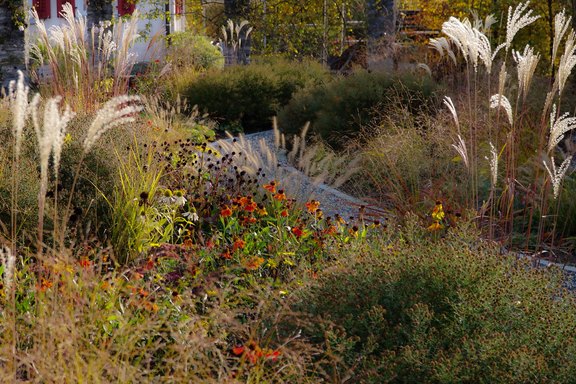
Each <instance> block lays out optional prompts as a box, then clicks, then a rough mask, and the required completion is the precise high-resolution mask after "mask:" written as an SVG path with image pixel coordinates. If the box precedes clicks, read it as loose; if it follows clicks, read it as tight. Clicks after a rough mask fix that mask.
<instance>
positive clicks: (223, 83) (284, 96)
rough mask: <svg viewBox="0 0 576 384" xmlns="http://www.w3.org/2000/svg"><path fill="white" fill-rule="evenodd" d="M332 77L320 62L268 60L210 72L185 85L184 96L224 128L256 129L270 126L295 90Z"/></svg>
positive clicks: (255, 130) (259, 129) (318, 83)
mask: <svg viewBox="0 0 576 384" xmlns="http://www.w3.org/2000/svg"><path fill="white" fill-rule="evenodd" d="M329 76H330V74H329V72H328V71H326V70H325V69H324V68H322V66H321V65H319V64H317V63H313V62H304V63H290V62H287V61H278V60H272V59H268V60H266V61H264V62H262V63H255V64H251V65H248V66H233V67H228V68H225V69H224V70H223V71H210V72H208V73H206V75H205V76H201V77H199V78H197V79H195V80H194V81H193V82H192V83H190V84H189V85H188V86H187V87H185V89H184V91H183V93H184V94H183V96H184V97H186V99H187V100H188V101H189V103H190V104H191V105H198V107H199V110H200V111H202V112H206V113H208V114H209V115H210V117H211V118H213V119H215V120H216V121H218V122H220V124H221V125H220V128H221V129H222V130H231V131H234V130H242V131H244V132H257V131H261V130H266V129H270V128H271V120H272V117H273V116H275V115H276V114H277V112H278V110H279V109H280V108H281V107H282V106H284V105H286V104H288V102H289V101H290V99H291V97H292V94H293V93H295V92H296V91H298V90H300V89H307V88H310V87H313V86H317V85H320V84H323V83H324V82H326V81H328V79H329Z"/></svg>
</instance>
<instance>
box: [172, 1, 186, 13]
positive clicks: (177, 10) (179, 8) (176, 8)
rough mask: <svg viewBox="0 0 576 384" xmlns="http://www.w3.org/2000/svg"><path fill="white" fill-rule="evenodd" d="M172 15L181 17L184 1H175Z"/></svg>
mask: <svg viewBox="0 0 576 384" xmlns="http://www.w3.org/2000/svg"><path fill="white" fill-rule="evenodd" d="M174 13H175V14H176V15H181V14H183V13H184V0H176V2H175V5H174Z"/></svg>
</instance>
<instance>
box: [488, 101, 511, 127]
mask: <svg viewBox="0 0 576 384" xmlns="http://www.w3.org/2000/svg"><path fill="white" fill-rule="evenodd" d="M500 107H502V108H504V110H505V111H506V116H507V117H508V122H509V123H510V125H514V120H513V117H512V105H510V101H508V99H507V98H506V96H504V95H501V94H499V93H497V94H495V95H492V97H491V98H490V108H500Z"/></svg>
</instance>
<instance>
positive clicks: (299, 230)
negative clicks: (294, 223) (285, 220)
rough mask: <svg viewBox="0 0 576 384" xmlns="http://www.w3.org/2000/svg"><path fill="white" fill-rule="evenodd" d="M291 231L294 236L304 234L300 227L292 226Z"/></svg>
mask: <svg viewBox="0 0 576 384" xmlns="http://www.w3.org/2000/svg"><path fill="white" fill-rule="evenodd" d="M292 233H293V234H294V236H296V237H302V235H304V231H303V230H302V228H300V227H294V228H292Z"/></svg>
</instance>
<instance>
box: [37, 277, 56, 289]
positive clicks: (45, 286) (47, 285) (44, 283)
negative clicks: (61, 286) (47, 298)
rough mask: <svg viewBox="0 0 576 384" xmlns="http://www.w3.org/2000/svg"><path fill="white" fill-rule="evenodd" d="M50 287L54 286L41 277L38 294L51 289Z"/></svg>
mask: <svg viewBox="0 0 576 384" xmlns="http://www.w3.org/2000/svg"><path fill="white" fill-rule="evenodd" d="M52 285H54V284H53V283H52V282H51V281H50V280H48V279H46V278H44V277H43V278H42V280H41V283H40V287H39V289H40V292H46V291H47V290H48V289H50V288H52Z"/></svg>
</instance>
